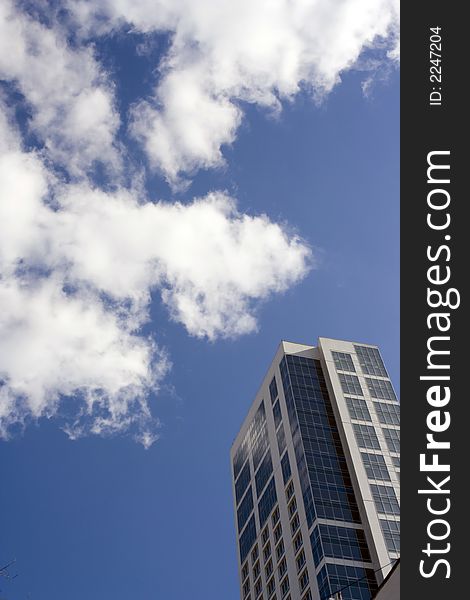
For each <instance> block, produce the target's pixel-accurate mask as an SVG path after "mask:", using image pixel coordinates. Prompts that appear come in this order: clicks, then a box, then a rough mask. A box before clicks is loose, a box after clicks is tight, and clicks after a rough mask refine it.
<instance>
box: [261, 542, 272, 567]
mask: <svg viewBox="0 0 470 600" xmlns="http://www.w3.org/2000/svg"><path fill="white" fill-rule="evenodd" d="M270 556H271V542H268V543H267V544H266V546H265V547H264V548H263V559H264V562H265V563H266V561H267V560H268V558H269V557H270Z"/></svg>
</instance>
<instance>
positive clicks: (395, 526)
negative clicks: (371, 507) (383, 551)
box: [380, 519, 400, 554]
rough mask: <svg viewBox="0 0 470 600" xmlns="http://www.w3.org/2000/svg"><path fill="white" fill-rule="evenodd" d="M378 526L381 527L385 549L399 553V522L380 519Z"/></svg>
mask: <svg viewBox="0 0 470 600" xmlns="http://www.w3.org/2000/svg"><path fill="white" fill-rule="evenodd" d="M380 526H381V527H382V532H383V534H384V538H385V543H386V545H387V550H388V551H389V552H395V553H396V554H400V522H399V521H388V520H386V519H380Z"/></svg>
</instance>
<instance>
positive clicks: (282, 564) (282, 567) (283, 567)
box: [277, 558, 287, 579]
mask: <svg viewBox="0 0 470 600" xmlns="http://www.w3.org/2000/svg"><path fill="white" fill-rule="evenodd" d="M277 571H278V573H279V579H281V578H282V577H283V576H284V574H285V572H286V571H287V562H286V559H285V558H283V559H282V560H281V562H280V563H279V566H278V568H277Z"/></svg>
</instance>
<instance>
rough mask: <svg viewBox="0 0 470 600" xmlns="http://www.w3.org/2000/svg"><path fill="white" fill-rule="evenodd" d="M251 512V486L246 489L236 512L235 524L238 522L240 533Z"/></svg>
mask: <svg viewBox="0 0 470 600" xmlns="http://www.w3.org/2000/svg"><path fill="white" fill-rule="evenodd" d="M252 510H253V494H252V492H251V486H250V487H249V488H248V491H247V493H246V494H245V497H244V498H243V500H242V502H241V504H240V507H239V508H238V510H237V522H238V531H239V532H240V531H241V530H242V529H243V527H244V525H245V523H246V522H247V520H248V517H249V516H250V515H251V511H252Z"/></svg>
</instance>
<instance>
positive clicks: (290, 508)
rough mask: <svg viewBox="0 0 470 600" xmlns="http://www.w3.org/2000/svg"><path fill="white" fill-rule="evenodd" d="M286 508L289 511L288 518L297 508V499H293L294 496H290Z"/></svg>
mask: <svg viewBox="0 0 470 600" xmlns="http://www.w3.org/2000/svg"><path fill="white" fill-rule="evenodd" d="M287 509H288V511H289V519H290V518H291V517H292V516H293V515H294V513H295V511H296V510H297V500H296V499H295V496H294V497H293V498H292V500H291V502H290V504H289V506H288V507H287Z"/></svg>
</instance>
